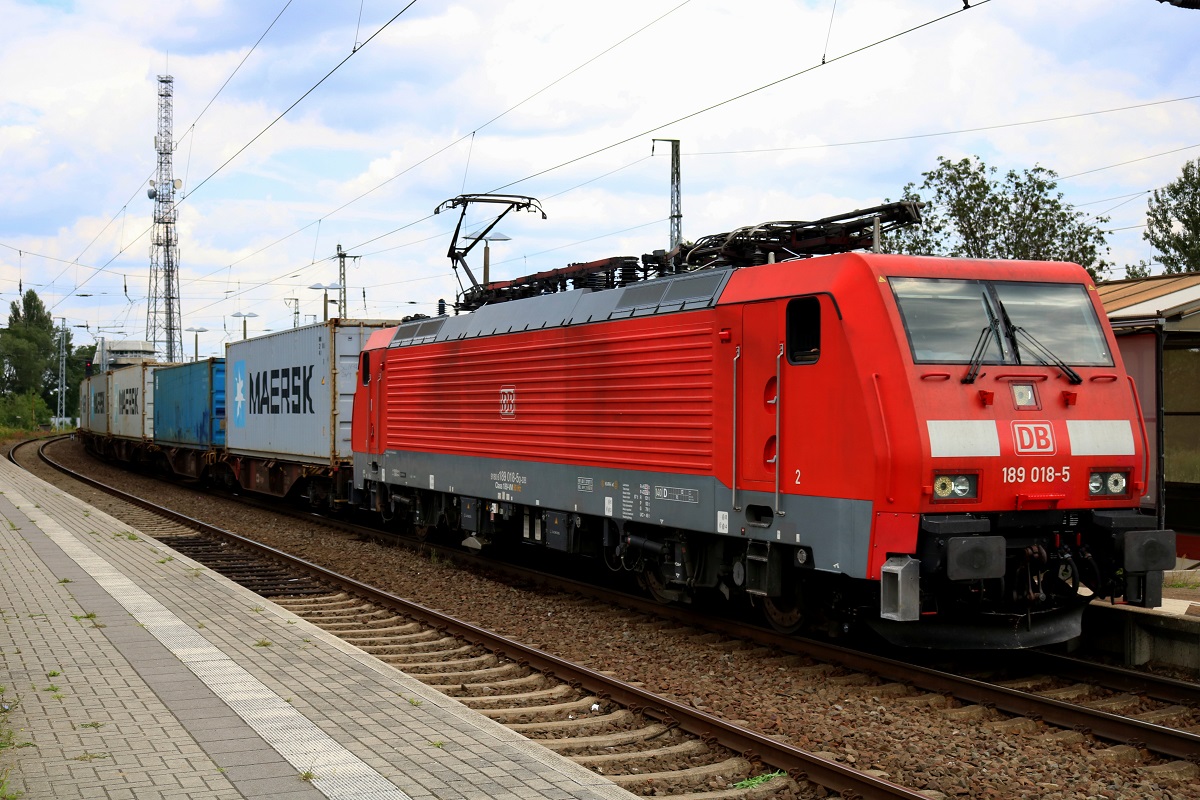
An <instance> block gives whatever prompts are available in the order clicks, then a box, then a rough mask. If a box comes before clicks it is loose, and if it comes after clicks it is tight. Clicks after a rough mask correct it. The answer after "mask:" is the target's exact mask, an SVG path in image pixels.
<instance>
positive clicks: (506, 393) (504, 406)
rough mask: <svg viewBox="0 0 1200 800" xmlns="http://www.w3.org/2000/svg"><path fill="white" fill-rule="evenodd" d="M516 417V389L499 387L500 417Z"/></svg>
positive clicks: (513, 387)
mask: <svg viewBox="0 0 1200 800" xmlns="http://www.w3.org/2000/svg"><path fill="white" fill-rule="evenodd" d="M516 415H517V387H515V386H501V387H500V416H502V417H515V416H516Z"/></svg>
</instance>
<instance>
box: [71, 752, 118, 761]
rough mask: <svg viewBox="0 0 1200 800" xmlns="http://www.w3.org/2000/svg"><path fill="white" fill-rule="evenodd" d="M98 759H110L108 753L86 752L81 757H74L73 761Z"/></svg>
mask: <svg viewBox="0 0 1200 800" xmlns="http://www.w3.org/2000/svg"><path fill="white" fill-rule="evenodd" d="M98 758H111V756H109V754H108V753H89V752H87V751H86V750H85V751H84V753H83V755H81V756H75V758H74V759H72V760H73V761H95V760H96V759H98Z"/></svg>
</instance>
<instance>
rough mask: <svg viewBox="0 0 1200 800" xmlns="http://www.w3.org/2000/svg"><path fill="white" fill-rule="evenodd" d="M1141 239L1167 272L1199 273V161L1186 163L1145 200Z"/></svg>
mask: <svg viewBox="0 0 1200 800" xmlns="http://www.w3.org/2000/svg"><path fill="white" fill-rule="evenodd" d="M1146 205H1147V208H1146V230H1145V231H1143V232H1142V238H1143V239H1145V240H1146V241H1147V242H1149V243H1150V244H1151V245H1152V246H1153V247H1154V249H1155V250H1157V251H1158V254H1157V255H1155V256H1154V260H1155V261H1157V262H1158V263H1159V264H1162V265H1163V269H1164V270H1165V271H1166V272H1167V274H1176V273H1179V272H1200V160H1193V161H1189V162H1187V163H1186V164H1184V165H1183V172H1182V173H1181V174H1180V175H1179V177H1178V178H1176V179H1175V180H1173V181H1171V182H1170V183H1168V184H1167V185H1166V186H1164V187H1163V188H1162V189H1155V190H1154V193H1153V194H1152V195H1151V196H1150V199H1149V201H1147V203H1146Z"/></svg>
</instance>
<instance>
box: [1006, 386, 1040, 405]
mask: <svg viewBox="0 0 1200 800" xmlns="http://www.w3.org/2000/svg"><path fill="white" fill-rule="evenodd" d="M1012 393H1013V403H1014V404H1015V405H1016V407H1017V408H1031V407H1036V406H1037V404H1038V401H1037V392H1035V391H1034V388H1033V384H1032V383H1014V384H1013V385H1012Z"/></svg>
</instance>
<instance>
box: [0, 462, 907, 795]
mask: <svg viewBox="0 0 1200 800" xmlns="http://www.w3.org/2000/svg"><path fill="white" fill-rule="evenodd" d="M16 449H17V448H16V447H14V448H13V450H12V451H10V454H9V457H10V459H11V460H13V461H14V462H15V463H19V461H18V459H17V458H16V454H15V451H16ZM38 455H39V457H40V458H42V459H43V460H44V461H45V462H46V463H48V464H51V465H52V466H54V467H55V469H58V470H59V471H61V472H63V473H64V474H67V475H69V476H70V477H71V478H72V479H73V480H76V481H79V482H82V483H85V484H87V485H89V486H92V487H94V488H98V489H101V490H102V491H105V492H107V493H109V494H112V495H114V496H116V497H119V498H120V499H121V500H122V501H123V502H125V503H128V504H131V505H133V506H135V507H136V508H138V509H141V512H142V513H143V514H146V513H148V514H151V515H153V516H154V517H156V518H157V521H156V520H155V519H151V518H146V517H141V516H139V519H140V520H143V521H145V522H146V523H147V525H146V527H147V529H148V530H147V532H150V531H151V530H153V531H154V535H155V536H156V537H159V538H161V539H162V540H163V541H164V543H167V544H169V545H170V546H172V547H176V548H177V549H179V550H180V552H183V553H185V554H187V555H189V557H192V558H194V559H196V560H197V561H200V562H201V563H204V564H206V565H207V566H209V567H210V568H212V569H214V570H215V571H219V572H221V573H222V574H225V575H228V576H229V577H231V578H232V579H234V580H239V582H241V581H242V580H245V581H247V584H246V585H248V586H250V587H251V588H253V590H254V591H256V592H258V593H259V594H261V595H263V596H264V597H269V598H271V599H272V600H273V601H275V602H277V603H279V604H280V605H282V606H284V607H285V608H288V609H289V610H291V611H293V612H294V613H296V614H297V615H299V616H301V617H304V618H306V619H308V620H309V621H311V622H313V623H315V624H317V625H320V626H321V627H323V628H326V629H327V630H329V631H331V632H333V633H335V634H336V635H338V636H340V637H342V638H344V639H346V640H347V641H349V642H351V643H353V644H355V645H356V646H359V647H361V648H362V649H364V650H366V651H367V652H369V653H372V654H373V655H375V656H376V657H377V658H380V659H381V660H383V661H385V662H387V663H390V664H392V665H393V666H395V667H397V668H398V669H402V670H403V671H404V672H406V673H408V674H410V675H412V676H414V677H416V678H417V679H418V680H421V681H422V682H424V683H426V684H428V685H430V686H432V687H433V688H436V689H439V690H440V691H443V692H444V693H446V694H448V695H450V696H453V697H455V698H457V699H458V700H459V701H460V702H463V703H464V704H465V705H467V706H469V707H472V708H474V709H476V710H477V711H479V713H482V714H484V715H487V716H489V717H492V718H493V719H496V720H497V721H499V722H501V723H502V724H505V725H507V726H508V727H510V728H513V729H514V730H516V731H518V732H521V733H523V734H525V735H526V736H529V737H530V738H533V739H536V740H538V741H539V742H540V743H541V744H543V745H545V746H546V747H548V748H550V749H553V750H556V751H558V752H560V753H562V754H563V755H565V756H566V757H568V758H572V759H574V760H576V761H578V762H579V763H581V764H584V765H586V766H588V767H589V768H591V769H593V770H595V771H596V772H598V773H601V774H604V775H605V776H606V777H608V778H609V779H610V780H613V781H614V782H616V783H618V784H619V785H622V786H623V787H625V788H626V789H628V790H629V791H632V792H634V793H636V794H643V795H647V796H649V795H659V794H661V793H662V792H663V791H664V790H670V791H671V792H672V794H673V795H674V796H678V797H686V798H688V799H689V800H703V799H705V798H711V800H732V798H746V800H759V799H760V798H763V799H765V798H773V797H780V798H791V797H803V796H811V795H812V794H813V792H814V789H815V788H816V787H821V788H822V789H824V790H827V791H832V792H837V793H839V794H841V795H842V796H844V797H860V798H864V799H866V798H906V800H926V798H927V797H928V795H925V794H921V793H918V792H915V791H912V790H910V789H907V788H905V787H902V786H899V785H897V784H894V783H892V782H890V781H888V780H886V779H884V778H882V777H879V776H876V775H871V774H869V773H867V772H860V771H858V770H856V769H853V768H851V767H848V766H846V765H843V764H840V763H837V762H836V761H833V760H830V759H827V758H824V757H822V756H819V755H817V754H814V753H810V752H807V751H805V750H802V749H800V748H797V747H793V746H791V745H789V744H787V743H785V742H780V741H776V740H773V739H771V738H769V737H767V736H763V735H761V734H758V733H756V732H754V731H751V730H748V729H746V728H743V727H741V726H738V725H735V724H732V723H729V722H727V721H725V720H722V719H720V718H718V717H715V716H713V715H711V714H707V713H705V712H703V711H700V710H698V709H696V708H693V707H690V706H688V705H685V704H682V703H678V702H675V701H672V700H670V699H667V698H664V697H660V696H658V695H655V694H653V693H651V692H648V691H645V690H644V689H641V688H639V687H638V686H635V685H633V684H630V683H626V682H624V681H621V680H619V679H618V678H616V677H614V676H611V675H606V674H604V673H602V672H599V671H596V670H593V669H590V668H588V667H586V666H583V665H579V664H575V663H571V662H569V661H567V660H565V659H562V658H558V657H556V656H554V655H552V654H549V653H546V652H543V651H541V650H539V649H537V648H534V647H529V646H527V645H524V644H521V643H519V642H516V641H513V640H511V639H508V638H505V637H503V636H499V635H497V634H495V633H492V632H491V631H488V630H486V629H484V628H482V627H480V626H477V625H474V624H471V623H468V622H464V621H462V620H459V619H456V618H454V617H452V616H449V615H446V614H443V613H441V612H439V611H437V610H435V609H431V608H428V607H425V606H422V605H420V604H417V603H414V602H412V601H409V600H406V599H403V598H400V597H397V596H394V595H391V594H388V593H386V592H382V591H380V590H378V589H376V588H374V587H371V586H367V585H365V584H363V583H360V582H358V581H354V580H352V579H350V578H348V577H345V576H342V575H338V574H336V573H333V572H330V571H328V570H325V569H323V568H321V567H319V566H317V565H315V564H312V563H309V562H307V561H304V560H302V559H297V558H295V557H293V556H290V555H289V554H287V553H283V552H281V551H279V550H276V549H274V548H271V547H267V546H265V545H262V544H260V543H257V542H254V541H252V540H250V539H247V538H245V537H242V536H238V535H237V534H233V533H231V532H228V531H224V530H221V529H219V528H215V527H213V526H210V525H208V524H206V523H204V522H202V521H200V520H196V519H193V518H191V517H187V516H184V515H181V514H178V513H176V512H174V511H172V510H170V509H166V508H162V507H160V506H158V505H156V504H154V503H152V502H150V501H148V500H145V499H143V498H139V497H136V496H133V495H128V494H126V493H124V492H121V491H120V490H118V489H116V488H114V487H110V486H108V485H106V484H103V483H101V482H99V481H95V480H93V479H91V478H89V477H87V476H84V475H80V474H78V473H76V472H73V471H71V470H68V469H66V468H65V467H62V466H60V465H57V464H55V463H54V462H53V461H52V460H51V459H50V458H49V456H47V455H46V453H45V445H44V444H43V445H41V446H40V447H39V448H38ZM280 565H283V566H280ZM773 770H775V771H779V772H782V773H786V775H780V776H779V777H776V778H774V779H772V780H769V781H764V782H761V783H758V782H756V781H755V777H756V776H761V775H764V774H768V773H770V772H771V771H773ZM739 784H740V785H739ZM806 784H808V785H807V786H806ZM680 789H683V790H684V791H685V794H682V795H680V794H679V793H678V790H680Z"/></svg>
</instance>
